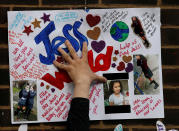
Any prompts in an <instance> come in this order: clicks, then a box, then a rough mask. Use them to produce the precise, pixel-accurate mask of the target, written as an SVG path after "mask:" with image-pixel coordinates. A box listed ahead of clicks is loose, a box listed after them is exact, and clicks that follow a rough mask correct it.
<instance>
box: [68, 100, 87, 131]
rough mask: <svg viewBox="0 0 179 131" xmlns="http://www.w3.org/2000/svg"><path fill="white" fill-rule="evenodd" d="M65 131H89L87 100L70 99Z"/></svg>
mask: <svg viewBox="0 0 179 131" xmlns="http://www.w3.org/2000/svg"><path fill="white" fill-rule="evenodd" d="M67 130H68V131H88V130H89V100H88V99H87V98H73V99H72V101H71V107H70V111H69V113H68V119H67Z"/></svg>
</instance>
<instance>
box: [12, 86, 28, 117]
mask: <svg viewBox="0 0 179 131" xmlns="http://www.w3.org/2000/svg"><path fill="white" fill-rule="evenodd" d="M28 96H29V85H27V86H26V87H25V88H24V89H21V91H20V92H19V101H18V107H17V110H16V111H15V115H17V116H19V112H20V111H22V112H25V110H26V103H27V99H28Z"/></svg>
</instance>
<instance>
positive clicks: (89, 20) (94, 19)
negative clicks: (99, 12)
mask: <svg viewBox="0 0 179 131" xmlns="http://www.w3.org/2000/svg"><path fill="white" fill-rule="evenodd" d="M100 20H101V18H100V16H92V14H88V15H87V16H86V21H87V23H88V24H89V26H90V27H93V26H95V25H97V24H98V23H99V22H100Z"/></svg>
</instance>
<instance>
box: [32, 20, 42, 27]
mask: <svg viewBox="0 0 179 131" xmlns="http://www.w3.org/2000/svg"><path fill="white" fill-rule="evenodd" d="M40 23H41V21H38V20H37V19H36V18H35V21H33V22H32V24H33V25H34V29H35V28H37V27H39V28H40Z"/></svg>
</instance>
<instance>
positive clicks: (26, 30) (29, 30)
mask: <svg viewBox="0 0 179 131" xmlns="http://www.w3.org/2000/svg"><path fill="white" fill-rule="evenodd" d="M24 28H25V29H24V31H23V33H26V34H27V35H29V34H30V33H31V32H33V31H32V30H31V25H30V26H29V27H27V26H24Z"/></svg>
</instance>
